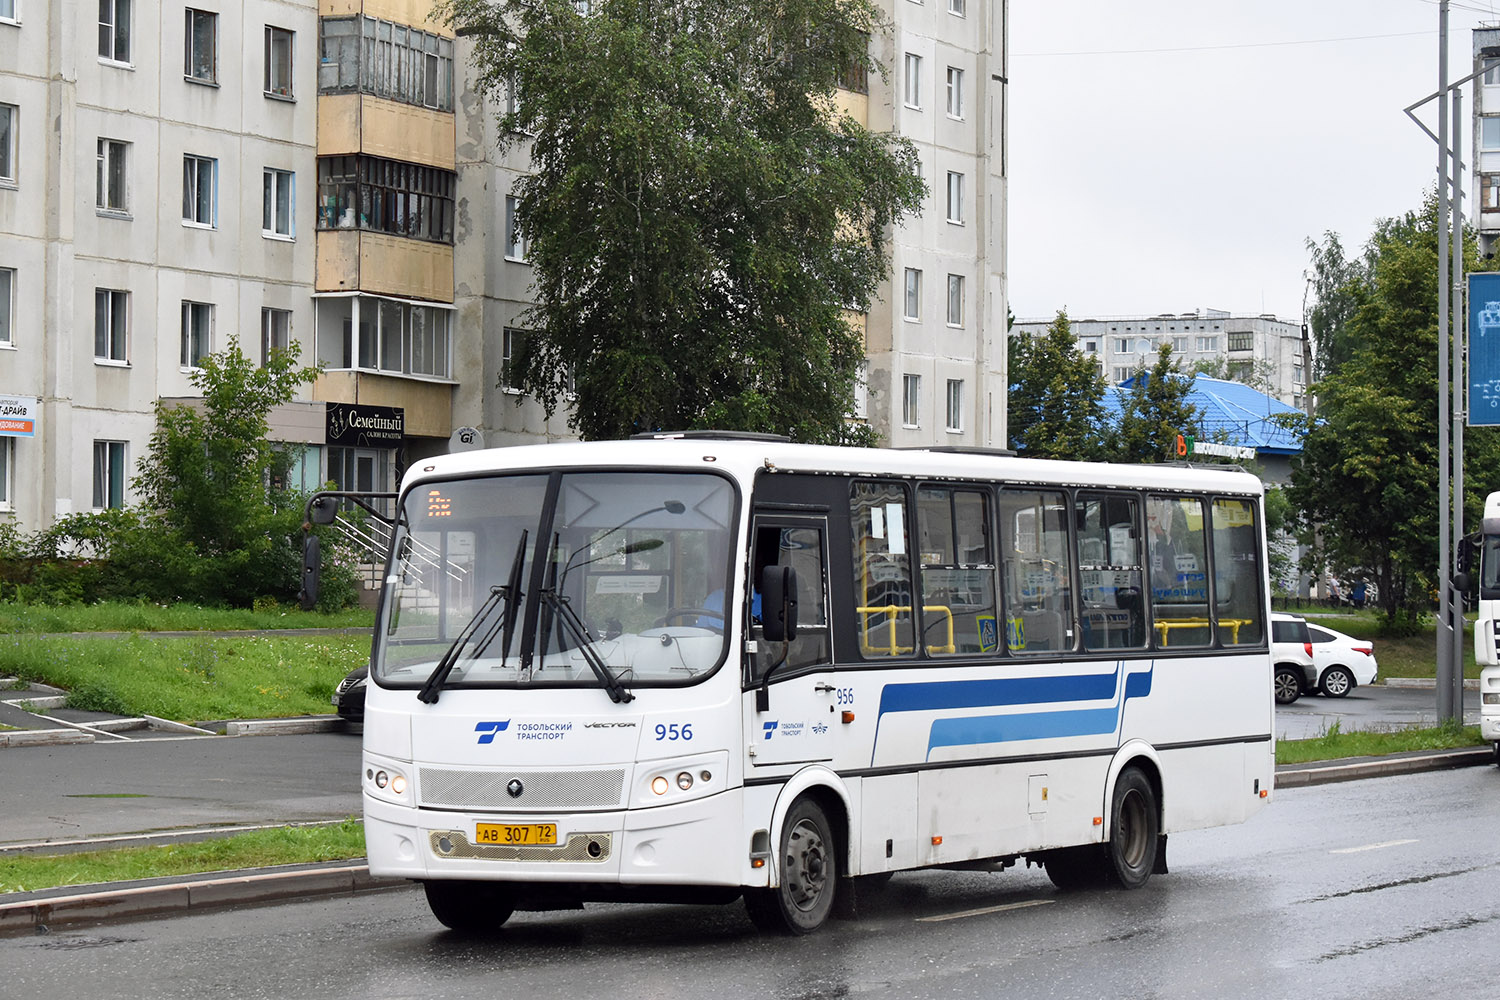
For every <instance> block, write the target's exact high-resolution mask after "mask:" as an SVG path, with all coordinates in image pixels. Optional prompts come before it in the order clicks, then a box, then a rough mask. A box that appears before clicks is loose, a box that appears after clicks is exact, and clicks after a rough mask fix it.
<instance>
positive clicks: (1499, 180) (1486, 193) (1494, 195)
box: [1479, 174, 1500, 212]
mask: <svg viewBox="0 0 1500 1000" xmlns="http://www.w3.org/2000/svg"><path fill="white" fill-rule="evenodd" d="M1479 210H1480V211H1481V212H1495V211H1500V174H1480V175H1479Z"/></svg>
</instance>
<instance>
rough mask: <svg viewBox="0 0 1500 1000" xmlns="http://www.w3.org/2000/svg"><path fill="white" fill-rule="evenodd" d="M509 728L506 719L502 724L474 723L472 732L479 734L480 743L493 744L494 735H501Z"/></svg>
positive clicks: (508, 722) (508, 721)
mask: <svg viewBox="0 0 1500 1000" xmlns="http://www.w3.org/2000/svg"><path fill="white" fill-rule="evenodd" d="M509 728H510V720H509V719H506V720H504V721H503V722H476V723H475V724H474V732H476V733H478V734H479V742H480V743H493V742H495V734H496V733H503V732H505V731H506V730H507V729H509Z"/></svg>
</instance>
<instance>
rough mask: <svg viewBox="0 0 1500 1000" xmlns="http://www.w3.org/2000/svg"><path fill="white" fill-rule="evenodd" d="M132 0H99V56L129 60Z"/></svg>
mask: <svg viewBox="0 0 1500 1000" xmlns="http://www.w3.org/2000/svg"><path fill="white" fill-rule="evenodd" d="M133 2H134V0H99V58H100V59H108V60H110V61H111V62H117V63H128V62H130V5H131V4H132V3H133Z"/></svg>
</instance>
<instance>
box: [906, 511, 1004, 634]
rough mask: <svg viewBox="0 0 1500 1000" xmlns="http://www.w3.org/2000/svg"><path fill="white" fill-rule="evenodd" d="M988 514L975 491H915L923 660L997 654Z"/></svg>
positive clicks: (993, 572) (997, 623)
mask: <svg viewBox="0 0 1500 1000" xmlns="http://www.w3.org/2000/svg"><path fill="white" fill-rule="evenodd" d="M988 508H989V503H988V497H987V495H986V494H984V493H981V492H979V491H978V490H955V489H948V488H946V487H937V486H924V487H922V488H921V489H920V490H918V491H917V521H918V525H917V527H918V537H919V538H921V540H922V546H921V552H920V553H919V555H920V560H921V566H922V619H921V620H922V647H923V649H925V650H926V652H927V655H929V656H949V655H954V654H965V653H967V654H973V653H995V652H998V651H999V649H1000V638H999V631H998V628H999V622H998V620H997V616H996V611H995V557H994V547H993V545H992V544H991V541H990V529H989V525H990V520H989V509H988Z"/></svg>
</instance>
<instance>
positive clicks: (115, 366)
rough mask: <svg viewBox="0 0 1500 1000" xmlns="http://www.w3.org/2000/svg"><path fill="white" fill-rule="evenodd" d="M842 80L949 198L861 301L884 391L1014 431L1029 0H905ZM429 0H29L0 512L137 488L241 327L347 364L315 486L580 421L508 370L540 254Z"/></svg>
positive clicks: (311, 422) (974, 439)
mask: <svg viewBox="0 0 1500 1000" xmlns="http://www.w3.org/2000/svg"><path fill="white" fill-rule="evenodd" d="M886 2H887V4H888V8H887V10H888V13H889V14H890V15H891V20H892V22H893V24H894V28H893V31H892V33H891V34H890V35H888V36H886V37H884V38H878V39H873V40H872V45H873V46H875V49H876V55H877V57H878V58H880V59H881V60H882V61H883V62H884V63H885V64H886V65H888V66H890V67H891V69H892V72H891V74H890V76H889V81H888V82H882V81H879V80H872V81H869V82H868V83H867V84H866V83H855V84H852V85H851V90H849V91H848V92H846V93H844V94H843V95H842V97H843V101H844V104H845V106H846V108H847V109H848V110H849V111H850V113H851V114H855V115H856V116H857V117H859V118H860V119H861V120H862V121H864V122H865V123H866V124H868V125H869V126H870V127H872V128H875V129H888V128H895V129H898V130H899V131H901V132H902V133H904V134H906V135H908V136H910V137H911V138H912V139H913V140H914V141H915V142H916V144H917V147H918V149H919V150H920V152H921V160H922V169H923V174H924V177H926V178H927V180H928V183H929V185H930V187H931V195H930V197H929V198H928V202H927V205H926V206H925V210H924V212H923V214H922V216H921V217H920V218H918V219H915V220H912V221H910V222H909V223H908V224H907V225H905V226H903V227H901V228H900V230H899V231H898V232H897V233H895V234H894V235H893V241H892V245H893V251H892V253H893V259H892V275H893V278H892V281H891V282H890V283H888V285H887V286H886V287H883V288H882V289H881V291H880V305H878V306H877V307H876V308H875V309H874V310H872V311H871V313H870V314H868V316H866V317H864V318H863V322H864V323H865V330H866V338H867V343H868V347H869V350H868V354H869V363H868V369H867V391H866V393H865V394H864V395H863V398H862V399H861V402H860V412H859V413H858V414H857V415H856V416H857V418H858V419H862V420H867V421H869V423H870V424H871V425H872V426H873V427H874V428H875V429H876V431H877V433H878V434H879V436H880V437H881V438H882V440H883V441H885V442H887V443H890V444H896V445H910V444H976V445H987V444H996V445H999V444H1003V442H1004V439H1005V426H1004V419H1005V416H1004V415H1005V402H1004V388H1003V387H1004V385H1005V375H1004V366H1005V355H1004V344H1005V336H1004V332H1005V331H1004V318H1005V315H1006V309H1005V292H1004V271H1005V266H1004V241H1003V233H1004V207H1005V176H1004V145H1005V138H1004V136H1005V130H1004V124H1005V94H1004V86H1005V82H1004V81H1005V76H1006V70H1005V51H1006V48H1005V31H1004V28H1005V11H1006V3H1005V0H923V2H920V3H919V2H915V0H886ZM433 6H434V5H433V3H432V0H191V2H190V3H189V4H173V3H166V2H161V0H101V2H100V3H98V4H93V3H90V4H59V3H55V2H52V3H49V2H47V0H0V515H3V516H5V517H8V518H11V519H13V520H14V521H16V522H17V523H19V524H20V525H21V526H22V527H23V528H24V529H26V530H35V529H37V528H40V527H45V526H46V525H47V524H49V523H51V522H52V521H53V520H54V519H55V518H57V517H60V516H64V515H67V514H71V513H75V512H80V511H89V510H99V509H104V508H108V507H116V506H122V505H125V504H127V503H129V502H130V501H131V500H132V496H131V491H130V480H131V478H132V476H133V474H134V471H135V465H136V462H137V461H138V460H139V459H140V458H141V457H142V456H143V455H144V454H145V453H146V450H147V444H148V441H149V438H150V435H151V432H152V430H153V429H154V426H155V419H154V410H153V408H154V405H155V403H156V401H157V400H158V399H165V400H168V401H178V400H191V399H193V398H194V397H195V395H196V393H195V391H194V389H193V387H192V385H191V382H190V377H191V375H192V372H193V370H194V368H195V367H196V365H197V364H198V362H199V361H200V360H201V359H202V358H203V357H204V356H205V355H207V354H209V353H211V352H215V351H219V350H223V349H224V348H226V347H228V346H229V345H230V344H232V343H237V344H238V345H239V346H240V348H241V349H242V350H243V351H244V352H245V353H246V354H248V355H250V356H251V357H252V358H264V357H265V355H266V352H267V351H268V350H270V349H271V348H272V347H279V346H285V345H288V344H291V343H297V344H299V345H300V346H301V349H302V356H303V358H304V359H305V360H309V361H311V360H316V361H318V362H320V363H321V364H322V365H323V366H324V373H323V375H322V376H321V377H320V378H319V379H318V380H317V382H316V383H315V384H313V385H311V386H307V387H305V388H304V389H303V390H302V391H301V392H300V393H299V394H298V397H297V398H296V399H295V400H294V401H293V402H291V403H290V404H288V405H286V406H283V407H280V408H278V409H277V410H276V411H275V412H274V413H273V414H272V419H271V422H272V428H273V429H272V434H273V437H275V438H276V439H277V440H280V441H283V442H285V443H286V444H287V445H288V446H289V447H291V446H296V448H295V449H294V450H296V451H297V453H298V454H299V455H300V459H299V466H298V468H297V469H296V470H295V472H294V475H295V478H296V481H297V482H298V483H299V484H301V485H305V486H309V487H311V486H315V485H318V484H321V483H323V482H325V481H328V480H333V481H334V482H337V483H338V484H340V485H341V486H343V487H345V488H349V489H389V488H393V487H394V485H395V483H396V481H397V478H398V476H399V474H400V472H401V471H402V469H404V467H405V466H406V465H407V464H409V463H411V462H413V461H417V460H419V459H421V458H422V457H424V456H427V455H431V454H435V453H439V452H443V451H446V450H448V449H449V447H450V446H452V442H454V441H457V440H459V439H460V438H462V439H463V444H464V446H473V445H476V444H484V445H488V446H502V445H510V444H523V443H532V442H537V441H547V440H558V439H562V438H566V437H568V436H570V435H569V432H568V430H567V425H566V415H565V414H562V413H559V414H556V415H554V416H553V417H551V418H548V417H547V416H546V415H545V413H544V412H543V411H542V408H541V406H540V404H539V403H537V402H536V401H535V400H532V399H528V398H525V397H523V396H521V395H520V394H519V393H518V392H517V391H516V390H515V389H514V388H512V387H511V386H509V385H507V384H506V381H507V371H508V364H507V362H508V361H509V359H510V358H511V357H512V356H513V353H514V351H515V350H516V349H517V347H518V345H519V343H520V339H521V338H522V337H524V331H523V330H522V329H521V323H520V316H521V314H522V312H523V311H524V309H525V308H526V306H527V304H528V293H529V288H530V285H531V276H530V272H531V267H530V265H529V264H528V263H527V261H526V256H527V255H526V247H525V246H524V243H522V242H521V241H520V240H518V239H517V237H516V235H515V229H514V215H515V202H514V197H513V194H512V192H513V190H514V185H515V181H516V179H517V178H518V177H520V176H521V175H523V174H524V173H525V171H526V169H527V165H528V164H527V151H526V148H525V146H524V144H522V145H517V146H510V147H507V149H506V150H505V151H504V152H501V151H500V150H499V147H498V143H497V141H496V140H497V138H498V136H497V135H496V134H495V125H494V118H495V116H494V113H493V112H494V109H493V108H491V107H489V106H487V104H486V102H485V101H484V100H483V99H481V98H480V97H479V96H478V95H477V94H475V93H474V92H473V91H472V89H471V86H470V79H471V75H472V74H471V73H470V71H469V67H468V63H467V57H468V52H467V42H466V41H465V40H464V39H461V38H455V36H454V33H453V31H452V30H451V29H450V28H449V27H448V26H447V25H445V24H442V23H440V22H439V21H437V20H435V19H433V18H432V17H431V14H432V10H433Z"/></svg>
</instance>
